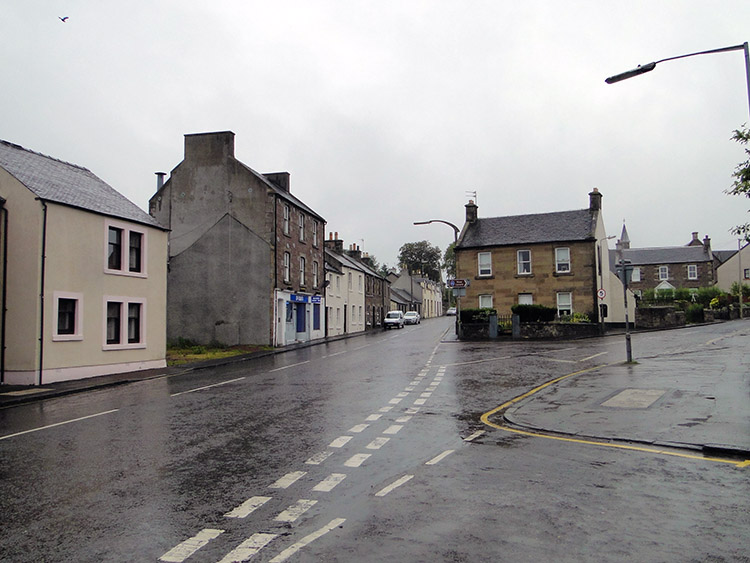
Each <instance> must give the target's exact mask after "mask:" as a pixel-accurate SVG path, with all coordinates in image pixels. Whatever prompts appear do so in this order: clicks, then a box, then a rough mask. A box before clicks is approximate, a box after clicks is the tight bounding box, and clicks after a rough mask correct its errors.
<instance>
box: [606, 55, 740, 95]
mask: <svg viewBox="0 0 750 563" xmlns="http://www.w3.org/2000/svg"><path fill="white" fill-rule="evenodd" d="M739 50H743V51H745V78H746V80H747V102H748V109H749V110H750V55H748V46H747V41H746V42H745V43H743V44H742V45H733V46H731V47H722V48H720V49H711V50H709V51H699V52H697V53H688V54H687V55H679V56H677V57H669V58H667V59H661V60H660V61H655V62H652V63H648V64H645V65H638V66H637V67H636V68H634V69H633V70H628V71H627V72H622V73H620V74H615V75H614V76H610V77H609V78H607V79H606V80H605V82H606V83H607V84H614V83H615V82H620V81H622V80H627V79H628V78H633V77H634V76H638V75H640V74H644V73H646V72H651V71H652V70H654V69H655V68H656V65H657V64H659V63H663V62H666V61H674V60H676V59H684V58H686V57H694V56H696V55H710V54H712V53H725V52H727V51H739Z"/></svg>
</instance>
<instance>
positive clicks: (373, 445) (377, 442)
mask: <svg viewBox="0 0 750 563" xmlns="http://www.w3.org/2000/svg"><path fill="white" fill-rule="evenodd" d="M388 440H390V438H383V437H380V438H375V439H374V440H373V441H372V442H370V443H369V444H367V445H366V446H365V448H367V449H368V450H379V449H380V448H382V447H383V446H385V445H386V444H387V443H388Z"/></svg>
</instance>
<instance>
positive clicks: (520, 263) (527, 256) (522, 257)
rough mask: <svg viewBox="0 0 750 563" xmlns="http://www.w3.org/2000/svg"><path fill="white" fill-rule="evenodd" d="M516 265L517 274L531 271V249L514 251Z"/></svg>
mask: <svg viewBox="0 0 750 563" xmlns="http://www.w3.org/2000/svg"><path fill="white" fill-rule="evenodd" d="M516 266H517V269H516V271H517V272H518V275H519V276H521V275H524V274H530V273H531V250H519V251H518V252H516Z"/></svg>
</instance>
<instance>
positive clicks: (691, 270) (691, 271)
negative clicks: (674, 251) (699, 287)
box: [687, 264, 698, 280]
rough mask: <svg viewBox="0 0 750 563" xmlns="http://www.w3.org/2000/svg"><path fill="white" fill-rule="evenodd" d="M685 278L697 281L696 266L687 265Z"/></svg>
mask: <svg viewBox="0 0 750 563" xmlns="http://www.w3.org/2000/svg"><path fill="white" fill-rule="evenodd" d="M687 276H688V279H689V280H697V279H698V265H697V264H688V267H687Z"/></svg>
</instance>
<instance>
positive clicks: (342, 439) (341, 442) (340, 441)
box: [328, 436, 352, 448]
mask: <svg viewBox="0 0 750 563" xmlns="http://www.w3.org/2000/svg"><path fill="white" fill-rule="evenodd" d="M351 439H352V437H351V436H339V437H338V438H336V439H335V440H334V441H333V442H331V443H330V444H328V447H329V448H343V447H344V446H345V445H346V444H348V443H349V440H351Z"/></svg>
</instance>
